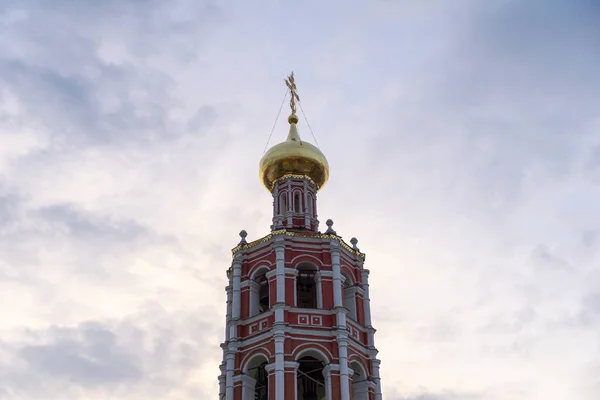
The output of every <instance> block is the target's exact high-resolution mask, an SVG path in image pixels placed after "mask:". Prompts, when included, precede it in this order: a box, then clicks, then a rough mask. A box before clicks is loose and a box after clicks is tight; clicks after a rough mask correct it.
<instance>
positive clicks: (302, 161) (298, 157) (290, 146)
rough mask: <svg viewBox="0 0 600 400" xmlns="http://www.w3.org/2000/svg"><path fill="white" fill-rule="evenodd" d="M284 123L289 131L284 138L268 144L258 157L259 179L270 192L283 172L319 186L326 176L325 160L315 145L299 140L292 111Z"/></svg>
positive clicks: (282, 175) (326, 165)
mask: <svg viewBox="0 0 600 400" xmlns="http://www.w3.org/2000/svg"><path fill="white" fill-rule="evenodd" d="M288 122H289V123H290V133H289V134H288V137H287V140H286V141H285V142H282V143H279V144H276V145H275V146H273V147H271V148H270V149H269V151H267V152H266V153H265V155H264V156H263V157H262V159H261V160H260V167H259V174H260V179H261V181H262V183H263V185H265V187H266V188H267V190H269V191H271V190H272V189H273V183H274V182H275V181H276V180H278V179H280V178H282V177H284V176H286V175H304V176H306V177H308V178H310V179H311V180H312V181H313V182H314V183H315V184H316V185H317V188H318V189H321V188H322V187H323V186H324V185H325V183H327V179H329V164H328V163H327V159H326V158H325V156H324V155H323V153H321V150H319V149H318V148H317V147H315V146H313V145H312V144H310V143H307V142H303V141H302V140H301V139H300V135H299V134H298V129H297V128H296V124H297V123H298V116H296V114H295V113H293V112H292V115H290V116H289V117H288Z"/></svg>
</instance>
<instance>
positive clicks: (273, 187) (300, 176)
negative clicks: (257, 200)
mask: <svg viewBox="0 0 600 400" xmlns="http://www.w3.org/2000/svg"><path fill="white" fill-rule="evenodd" d="M286 179H306V180H307V181H308V182H310V183H312V184H313V185H315V187H316V188H317V190H319V186H318V185H317V184H316V183H315V181H313V180H312V179H311V178H310V177H308V176H306V175H299V174H287V175H283V176H282V177H281V178H277V179H275V180H274V181H273V184H272V185H271V192H272V191H273V189H275V185H277V182H279V181H283V180H286Z"/></svg>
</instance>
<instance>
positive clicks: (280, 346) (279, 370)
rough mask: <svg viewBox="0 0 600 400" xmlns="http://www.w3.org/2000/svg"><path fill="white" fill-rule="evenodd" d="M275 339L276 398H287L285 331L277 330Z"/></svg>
mask: <svg viewBox="0 0 600 400" xmlns="http://www.w3.org/2000/svg"><path fill="white" fill-rule="evenodd" d="M273 336H274V338H275V398H276V399H284V398H285V364H284V342H285V334H284V332H283V330H280V329H277V328H276V331H275V334H274V335H273Z"/></svg>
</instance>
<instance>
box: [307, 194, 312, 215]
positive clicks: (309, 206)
mask: <svg viewBox="0 0 600 400" xmlns="http://www.w3.org/2000/svg"><path fill="white" fill-rule="evenodd" d="M306 212H307V213H308V215H310V216H313V198H312V196H311V195H310V194H309V195H308V196H307V200H306Z"/></svg>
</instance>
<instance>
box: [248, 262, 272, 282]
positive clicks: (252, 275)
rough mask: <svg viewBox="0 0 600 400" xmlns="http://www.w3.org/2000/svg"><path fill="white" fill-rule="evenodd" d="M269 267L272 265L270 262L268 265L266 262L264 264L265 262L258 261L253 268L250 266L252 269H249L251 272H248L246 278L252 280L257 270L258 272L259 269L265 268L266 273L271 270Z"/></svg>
mask: <svg viewBox="0 0 600 400" xmlns="http://www.w3.org/2000/svg"><path fill="white" fill-rule="evenodd" d="M271 267H272V265H271V264H268V265H267V264H265V263H260V264H259V265H257V266H255V267H253V268H252V270H251V271H252V273H251V274H249V276H248V280H251V281H253V280H254V279H256V274H257V273H258V272H260V271H261V270H263V269H266V270H267V273H269V271H271Z"/></svg>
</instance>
